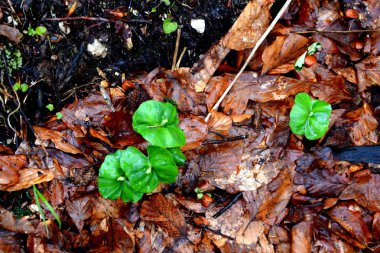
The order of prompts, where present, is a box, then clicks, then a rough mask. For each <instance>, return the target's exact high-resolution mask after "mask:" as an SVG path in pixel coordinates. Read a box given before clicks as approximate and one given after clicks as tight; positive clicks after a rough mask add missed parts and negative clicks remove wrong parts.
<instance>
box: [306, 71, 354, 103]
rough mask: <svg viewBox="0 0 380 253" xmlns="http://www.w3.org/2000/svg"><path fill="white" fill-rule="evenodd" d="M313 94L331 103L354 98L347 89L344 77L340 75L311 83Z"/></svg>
mask: <svg viewBox="0 0 380 253" xmlns="http://www.w3.org/2000/svg"><path fill="white" fill-rule="evenodd" d="M311 94H313V96H314V97H316V98H318V99H319V100H323V101H325V102H327V103H329V104H334V103H336V102H340V101H343V100H352V97H351V96H350V94H349V93H348V91H346V88H345V85H344V79H343V78H342V77H340V76H336V77H333V78H329V79H324V80H321V81H319V82H315V83H311Z"/></svg>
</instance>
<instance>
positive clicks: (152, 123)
mask: <svg viewBox="0 0 380 253" xmlns="http://www.w3.org/2000/svg"><path fill="white" fill-rule="evenodd" d="M178 122H179V119H178V114H177V109H176V107H175V106H174V105H172V104H170V103H164V102H158V101H154V100H149V101H146V102H144V103H142V104H141V105H140V107H139V108H138V109H137V110H136V112H135V113H134V115H133V117H132V126H133V129H134V130H135V131H136V132H137V133H139V134H141V135H142V137H143V138H144V139H145V140H147V141H148V142H150V143H151V145H150V146H148V147H147V153H148V156H145V155H144V154H143V153H142V152H141V151H139V150H138V149H137V148H135V147H132V146H130V147H128V148H127V149H125V150H117V151H116V152H115V153H113V154H109V155H107V156H106V158H105V159H104V162H103V163H102V165H101V167H100V170H99V177H98V186H99V192H100V194H101V195H102V196H103V197H104V198H108V199H117V198H119V197H120V198H121V199H122V200H123V201H125V202H130V201H132V202H137V201H139V200H140V199H141V198H142V196H143V194H144V193H149V192H152V191H153V190H154V189H155V188H156V187H157V186H158V184H159V182H163V183H173V182H175V181H176V178H177V175H178V167H177V166H180V165H183V164H184V163H185V160H186V157H185V156H184V154H183V153H182V152H181V150H180V147H181V146H183V145H184V144H185V142H186V139H185V134H184V132H183V131H182V130H181V129H180V128H179V127H178Z"/></svg>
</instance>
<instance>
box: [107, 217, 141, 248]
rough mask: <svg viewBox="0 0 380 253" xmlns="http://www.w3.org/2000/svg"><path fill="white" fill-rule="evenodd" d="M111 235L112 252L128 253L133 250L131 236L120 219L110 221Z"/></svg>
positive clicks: (133, 242) (133, 243)
mask: <svg viewBox="0 0 380 253" xmlns="http://www.w3.org/2000/svg"><path fill="white" fill-rule="evenodd" d="M111 226H112V229H111V231H112V234H113V242H114V243H113V251H112V252H122V253H129V252H133V251H134V248H135V241H134V237H133V235H131V234H130V233H129V232H128V229H127V227H126V224H125V222H124V221H123V220H122V219H112V220H111Z"/></svg>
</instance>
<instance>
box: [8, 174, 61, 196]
mask: <svg viewBox="0 0 380 253" xmlns="http://www.w3.org/2000/svg"><path fill="white" fill-rule="evenodd" d="M19 174H20V178H19V181H18V182H17V184H14V185H11V186H8V187H6V188H4V189H1V190H3V191H10V192H11V191H19V190H22V189H26V188H29V187H31V186H33V185H34V184H40V183H43V182H49V181H51V180H53V179H54V173H53V172H52V171H50V170H41V169H38V168H25V169H22V170H20V171H19Z"/></svg>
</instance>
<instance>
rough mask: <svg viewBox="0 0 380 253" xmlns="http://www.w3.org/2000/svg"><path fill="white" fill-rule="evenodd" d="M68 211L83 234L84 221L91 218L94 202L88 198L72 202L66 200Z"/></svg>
mask: <svg viewBox="0 0 380 253" xmlns="http://www.w3.org/2000/svg"><path fill="white" fill-rule="evenodd" d="M66 211H67V213H68V214H69V215H70V217H71V219H73V221H74V223H75V225H76V226H77V228H78V230H79V232H81V231H82V229H83V226H84V221H85V220H86V219H88V218H90V217H91V213H92V201H91V199H90V197H88V196H86V197H82V198H79V199H74V200H72V201H70V200H66Z"/></svg>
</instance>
